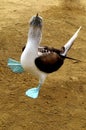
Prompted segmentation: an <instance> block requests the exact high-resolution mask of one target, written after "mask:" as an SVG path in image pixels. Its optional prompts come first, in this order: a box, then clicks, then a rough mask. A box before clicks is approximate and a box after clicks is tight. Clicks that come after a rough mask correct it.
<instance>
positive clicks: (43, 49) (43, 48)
mask: <svg viewBox="0 0 86 130" xmlns="http://www.w3.org/2000/svg"><path fill="white" fill-rule="evenodd" d="M62 49H63V48H62ZM62 49H55V48H53V47H48V46H39V47H38V56H42V55H45V54H46V55H47V54H50V53H51V52H55V53H57V54H60V53H61V52H62V51H63V50H62Z"/></svg>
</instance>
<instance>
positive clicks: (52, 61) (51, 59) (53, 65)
mask: <svg viewBox="0 0 86 130" xmlns="http://www.w3.org/2000/svg"><path fill="white" fill-rule="evenodd" d="M63 61H64V58H62V57H61V56H60V55H59V54H57V53H56V52H50V53H47V54H46V53H45V54H43V55H41V56H39V57H37V58H36V59H35V64H36V66H37V68H38V69H39V70H41V71H43V72H45V73H52V72H54V71H56V70H58V69H59V68H60V67H61V65H62V64H63Z"/></svg>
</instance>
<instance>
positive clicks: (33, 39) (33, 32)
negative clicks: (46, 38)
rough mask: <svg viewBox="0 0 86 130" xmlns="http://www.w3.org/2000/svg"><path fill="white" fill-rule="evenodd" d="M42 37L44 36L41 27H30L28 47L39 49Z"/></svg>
mask: <svg viewBox="0 0 86 130" xmlns="http://www.w3.org/2000/svg"><path fill="white" fill-rule="evenodd" d="M41 37H42V31H41V29H40V28H33V27H30V30H29V33H28V39H27V45H26V47H31V48H35V49H36V48H37V49H38V46H39V44H40V41H41Z"/></svg>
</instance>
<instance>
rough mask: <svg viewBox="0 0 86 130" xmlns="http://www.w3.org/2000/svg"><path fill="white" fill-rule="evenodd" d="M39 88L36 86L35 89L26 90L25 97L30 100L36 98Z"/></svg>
mask: <svg viewBox="0 0 86 130" xmlns="http://www.w3.org/2000/svg"><path fill="white" fill-rule="evenodd" d="M40 87H41V86H38V87H37V88H31V89H29V90H27V91H26V95H27V96H28V97H31V98H37V97H38V95H39V91H40Z"/></svg>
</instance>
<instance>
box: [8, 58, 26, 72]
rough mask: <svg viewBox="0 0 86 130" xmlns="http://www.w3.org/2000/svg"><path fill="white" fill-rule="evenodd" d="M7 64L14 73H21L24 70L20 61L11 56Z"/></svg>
mask: <svg viewBox="0 0 86 130" xmlns="http://www.w3.org/2000/svg"><path fill="white" fill-rule="evenodd" d="M7 66H8V67H9V68H10V69H11V70H12V71H13V72H15V73H22V72H24V69H23V67H22V66H21V64H20V62H18V61H16V60H13V59H11V58H9V59H8V63H7Z"/></svg>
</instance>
